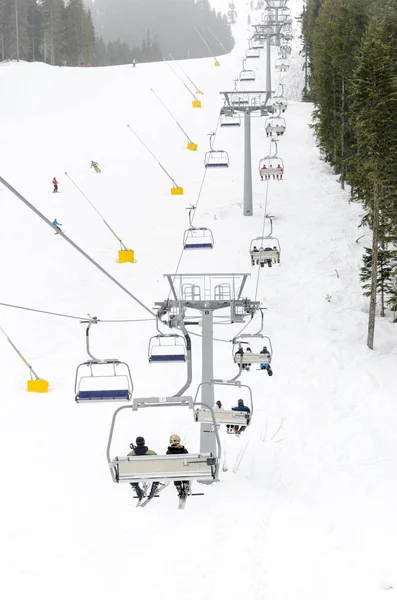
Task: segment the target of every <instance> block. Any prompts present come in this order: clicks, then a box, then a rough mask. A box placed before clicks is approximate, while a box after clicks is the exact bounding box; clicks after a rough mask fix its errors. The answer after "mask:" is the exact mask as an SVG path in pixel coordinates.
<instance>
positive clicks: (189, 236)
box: [183, 227, 214, 250]
mask: <svg viewBox="0 0 397 600" xmlns="http://www.w3.org/2000/svg"><path fill="white" fill-rule="evenodd" d="M213 247H214V236H213V235H212V231H211V229H207V227H190V228H189V229H187V230H186V231H185V233H184V235H183V248H184V250H211V249H212V248H213Z"/></svg>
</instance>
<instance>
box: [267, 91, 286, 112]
mask: <svg viewBox="0 0 397 600" xmlns="http://www.w3.org/2000/svg"><path fill="white" fill-rule="evenodd" d="M270 102H271V105H272V106H274V108H275V109H278V110H279V111H280V112H282V113H284V112H285V111H286V110H287V108H288V100H287V98H286V97H285V96H283V95H280V96H273V98H271V100H270Z"/></svg>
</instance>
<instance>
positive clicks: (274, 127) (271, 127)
mask: <svg viewBox="0 0 397 600" xmlns="http://www.w3.org/2000/svg"><path fill="white" fill-rule="evenodd" d="M285 130H286V123H285V119H284V117H280V116H277V117H268V118H267V119H266V121H265V131H266V135H267V136H271V135H272V134H273V133H275V134H276V135H279V136H280V135H284V133H285Z"/></svg>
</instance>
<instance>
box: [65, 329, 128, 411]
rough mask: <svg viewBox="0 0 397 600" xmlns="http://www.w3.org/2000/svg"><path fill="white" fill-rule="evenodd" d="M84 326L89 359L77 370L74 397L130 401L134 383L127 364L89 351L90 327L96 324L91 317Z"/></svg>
mask: <svg viewBox="0 0 397 600" xmlns="http://www.w3.org/2000/svg"><path fill="white" fill-rule="evenodd" d="M83 323H88V325H87V329H86V347H87V353H88V355H89V356H90V357H91V359H92V360H87V361H86V362H84V363H81V364H80V365H79V366H78V367H77V369H76V376H75V382H74V391H75V400H76V402H78V403H82V402H86V403H94V402H120V401H123V400H126V401H127V402H128V401H129V400H131V397H132V391H133V384H132V378H131V371H130V368H129V366H128V365H127V363H125V362H122V361H120V360H118V359H117V358H108V359H98V358H95V357H94V356H93V355H92V354H91V352H90V339H89V334H90V327H91V325H93V324H97V323H98V319H97V318H96V317H93V318H92V319H90V320H89V321H83Z"/></svg>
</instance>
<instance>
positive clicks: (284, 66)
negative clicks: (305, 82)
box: [274, 56, 289, 71]
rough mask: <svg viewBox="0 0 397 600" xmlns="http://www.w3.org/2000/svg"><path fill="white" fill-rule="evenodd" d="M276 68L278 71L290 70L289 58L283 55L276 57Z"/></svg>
mask: <svg viewBox="0 0 397 600" xmlns="http://www.w3.org/2000/svg"><path fill="white" fill-rule="evenodd" d="M274 68H275V69H276V71H288V69H289V59H288V58H283V57H281V56H280V57H279V58H276V62H275V64H274Z"/></svg>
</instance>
